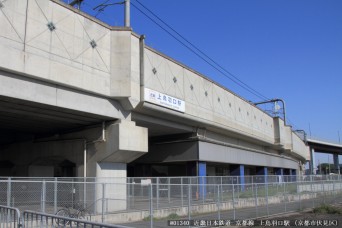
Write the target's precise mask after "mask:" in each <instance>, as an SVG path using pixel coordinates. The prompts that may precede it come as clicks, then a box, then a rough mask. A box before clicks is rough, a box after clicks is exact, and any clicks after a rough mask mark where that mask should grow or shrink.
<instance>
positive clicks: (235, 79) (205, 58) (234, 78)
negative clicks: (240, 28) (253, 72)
mask: <svg viewBox="0 0 342 228" xmlns="http://www.w3.org/2000/svg"><path fill="white" fill-rule="evenodd" d="M135 1H136V2H137V3H138V4H139V5H141V6H142V7H143V8H144V9H145V10H146V11H148V12H149V13H150V14H151V15H153V16H154V17H155V18H157V19H158V20H159V21H160V22H161V23H162V24H163V25H165V26H166V27H167V28H168V29H169V30H171V31H172V32H173V33H175V34H176V35H177V36H178V37H180V38H181V39H182V40H180V39H179V38H178V37H176V36H175V35H174V34H172V33H171V32H170V31H169V30H168V29H166V28H164V27H163V26H162V25H161V24H160V23H158V22H157V21H156V20H154V19H153V18H152V17H151V16H149V15H147V14H146V13H145V12H144V11H143V10H142V9H140V8H139V7H137V6H136V5H135V4H134V3H133V2H132V1H131V5H132V6H133V7H134V8H136V9H137V10H138V11H139V12H141V13H142V14H143V15H145V16H146V17H147V18H148V19H150V20H151V21H152V22H153V23H155V24H156V25H157V26H158V27H160V28H161V29H162V30H164V31H165V32H166V33H168V34H169V35H170V36H172V37H173V38H174V39H175V40H177V41H178V42H179V43H181V44H182V45H183V46H184V47H186V48H187V49H188V50H190V51H191V52H192V53H193V54H195V55H196V56H198V57H199V58H201V59H202V60H203V61H205V62H206V63H207V64H209V65H210V66H211V67H213V68H214V69H215V70H217V71H218V72H220V73H221V74H222V75H223V76H225V77H227V78H228V79H230V80H231V81H233V82H234V83H235V84H237V85H239V86H240V87H241V88H243V89H245V90H246V91H248V92H250V93H251V94H253V95H255V96H256V97H259V98H260V99H266V100H268V99H269V98H267V97H266V96H264V95H263V94H261V93H260V92H258V91H256V90H255V89H253V88H252V87H251V86H249V85H248V84H246V83H245V82H243V81H242V80H240V79H239V78H238V77H237V76H236V75H234V74H233V73H231V72H230V71H228V70H227V69H225V68H224V67H223V66H222V65H221V64H219V63H217V62H216V61H215V60H214V59H212V58H211V57H209V56H208V55H207V54H206V53H205V52H204V51H202V50H200V49H199V48H198V47H197V46H195V45H194V44H193V43H192V42H190V41H189V40H188V39H186V38H185V37H184V36H182V35H181V34H180V33H179V32H177V31H176V30H175V29H174V28H172V27H171V26H170V25H168V24H167V23H166V22H165V21H164V20H162V19H161V18H160V17H159V16H158V15H156V14H155V13H153V12H152V11H151V10H150V9H148V8H147V7H146V6H144V5H143V4H142V3H141V2H140V1H139V0H135ZM183 41H184V42H183ZM185 42H186V43H187V44H186V43H185Z"/></svg>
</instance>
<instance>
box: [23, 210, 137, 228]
mask: <svg viewBox="0 0 342 228" xmlns="http://www.w3.org/2000/svg"><path fill="white" fill-rule="evenodd" d="M58 220H61V221H63V222H62V223H63V224H64V225H63V226H65V227H66V226H70V227H72V226H73V225H75V226H76V227H80V226H81V227H99V228H131V227H128V226H122V225H111V224H105V223H99V222H92V221H87V220H82V219H77V218H70V217H63V216H58V215H54V214H47V213H42V212H36V211H30V210H26V211H24V213H23V224H24V227H28V226H27V224H28V223H29V222H31V223H35V222H37V223H39V224H40V227H44V224H45V225H46V226H49V225H53V224H55V223H56V221H58Z"/></svg>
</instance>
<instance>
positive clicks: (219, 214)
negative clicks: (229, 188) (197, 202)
mask: <svg viewBox="0 0 342 228" xmlns="http://www.w3.org/2000/svg"><path fill="white" fill-rule="evenodd" d="M220 203H221V202H220V185H217V213H218V220H220V219H221V211H220Z"/></svg>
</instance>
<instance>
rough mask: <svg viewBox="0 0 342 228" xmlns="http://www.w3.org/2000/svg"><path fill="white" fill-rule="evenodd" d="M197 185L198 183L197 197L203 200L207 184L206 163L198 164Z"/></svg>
mask: <svg viewBox="0 0 342 228" xmlns="http://www.w3.org/2000/svg"><path fill="white" fill-rule="evenodd" d="M198 178H199V180H198V183H199V195H200V197H201V198H202V199H204V198H205V196H206V194H207V189H206V184H207V163H206V162H200V161H199V162H198Z"/></svg>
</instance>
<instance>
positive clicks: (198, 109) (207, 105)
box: [144, 47, 308, 159]
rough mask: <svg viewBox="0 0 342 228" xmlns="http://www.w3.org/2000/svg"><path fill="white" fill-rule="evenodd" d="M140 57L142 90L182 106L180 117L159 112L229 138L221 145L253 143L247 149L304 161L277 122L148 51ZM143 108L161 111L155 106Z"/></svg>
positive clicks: (287, 128) (289, 133) (289, 132)
mask: <svg viewBox="0 0 342 228" xmlns="http://www.w3.org/2000/svg"><path fill="white" fill-rule="evenodd" d="M144 56H145V58H144V86H145V88H148V89H152V90H155V91H158V92H160V93H163V94H167V95H169V96H172V97H175V98H178V99H181V100H183V101H184V102H185V112H184V114H181V113H179V112H177V111H172V110H168V109H166V108H164V109H165V110H163V112H165V113H168V114H171V113H172V114H173V115H175V116H177V118H183V119H184V118H185V119H189V120H192V121H194V122H196V121H197V122H198V123H199V124H200V126H202V127H203V128H207V129H211V130H212V131H218V132H221V133H222V134H223V135H224V134H226V135H230V136H231V137H229V138H225V139H224V140H223V141H225V140H226V141H225V142H227V140H228V142H229V140H233V141H236V140H238V139H239V138H241V139H242V140H241V141H240V142H238V143H236V142H234V144H235V145H239V144H241V143H242V142H244V143H247V142H248V141H249V142H253V141H254V143H252V144H250V145H249V146H252V147H258V145H259V146H260V147H263V146H267V147H271V148H274V149H275V150H278V151H286V150H288V151H292V152H294V153H296V155H297V157H300V158H301V159H305V158H306V157H307V151H308V150H307V148H306V147H305V144H304V142H299V141H296V142H295V143H296V144H297V146H296V150H293V143H294V142H293V141H292V140H293V139H292V138H293V137H292V134H293V133H292V128H291V126H285V125H284V121H283V120H281V119H280V118H277V117H276V118H274V119H273V118H272V117H271V116H269V115H267V114H266V113H265V112H263V111H261V110H260V109H259V108H257V107H256V106H254V105H253V104H251V103H250V102H247V101H246V100H244V99H242V98H240V97H239V96H237V95H236V94H234V93H232V92H230V91H229V90H227V89H224V88H223V87H221V86H219V85H218V84H216V83H214V82H213V81H211V80H209V79H208V78H206V77H204V76H202V75H201V74H199V73H197V72H195V71H193V70H191V69H189V68H187V67H186V66H183V65H182V64H180V63H177V62H176V61H174V60H172V59H170V58H169V57H167V56H164V55H163V54H161V53H158V52H157V51H155V50H153V49H151V48H148V47H146V48H145V49H144ZM145 106H146V107H147V108H148V109H152V110H155V111H161V108H160V107H158V106H156V105H151V104H148V105H147V104H145ZM215 128H216V130H215ZM217 129H221V130H217ZM222 129H223V130H222ZM241 135H242V137H241ZM243 137H245V140H243ZM221 141H222V140H221ZM258 141H259V142H258ZM247 144H248V143H247ZM299 144H302V145H301V146H300V145H299ZM262 150H263V149H262Z"/></svg>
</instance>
